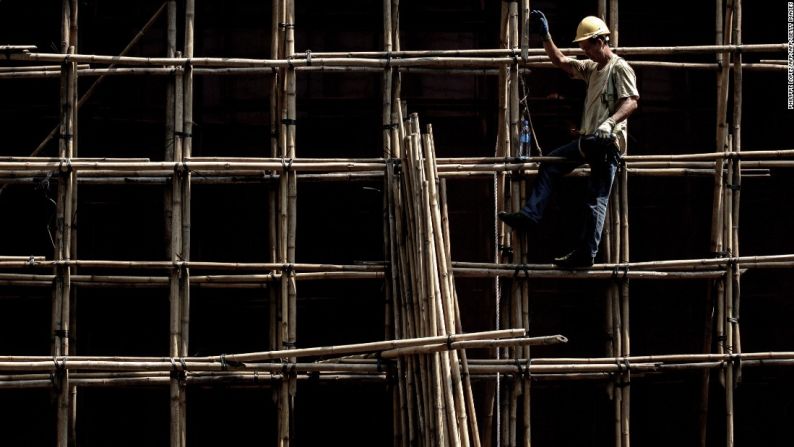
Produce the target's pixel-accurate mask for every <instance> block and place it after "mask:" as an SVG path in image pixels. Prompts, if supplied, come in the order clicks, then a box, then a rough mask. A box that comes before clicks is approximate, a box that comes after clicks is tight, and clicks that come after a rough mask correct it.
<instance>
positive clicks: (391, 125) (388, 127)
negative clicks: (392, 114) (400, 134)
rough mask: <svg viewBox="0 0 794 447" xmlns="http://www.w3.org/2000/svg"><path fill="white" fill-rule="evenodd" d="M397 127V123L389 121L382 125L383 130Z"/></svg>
mask: <svg viewBox="0 0 794 447" xmlns="http://www.w3.org/2000/svg"><path fill="white" fill-rule="evenodd" d="M396 128H397V123H389V124H384V125H383V130H392V129H396Z"/></svg>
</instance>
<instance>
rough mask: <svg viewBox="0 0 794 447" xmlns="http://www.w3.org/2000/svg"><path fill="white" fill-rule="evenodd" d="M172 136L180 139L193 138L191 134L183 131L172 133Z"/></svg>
mask: <svg viewBox="0 0 794 447" xmlns="http://www.w3.org/2000/svg"><path fill="white" fill-rule="evenodd" d="M174 135H176V136H178V137H182V138H193V134H192V133H190V132H184V131H181V130H179V131H174Z"/></svg>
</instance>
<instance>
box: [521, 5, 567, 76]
mask: <svg viewBox="0 0 794 447" xmlns="http://www.w3.org/2000/svg"><path fill="white" fill-rule="evenodd" d="M529 29H530V31H532V32H534V33H536V34H539V35H540V36H541V37H542V38H543V49H544V50H546V55H547V56H549V59H551V63H552V64H554V66H555V67H557V68H560V69H562V70H563V71H565V72H566V73H568V75H570V76H573V75H574V72H575V70H576V68H575V67H574V64H573V63H572V62H571V59H570V58H569V57H567V56H566V55H564V54H562V51H560V49H559V48H557V45H554V41H553V40H552V39H551V34H550V33H549V21H548V20H546V16H545V15H544V14H543V13H542V12H540V11H537V10H536V11H532V12H530V13H529Z"/></svg>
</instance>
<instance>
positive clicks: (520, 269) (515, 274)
mask: <svg viewBox="0 0 794 447" xmlns="http://www.w3.org/2000/svg"><path fill="white" fill-rule="evenodd" d="M522 272H523V273H524V278H525V279H529V267H528V266H527V265H526V264H518V265H516V269H515V271H514V272H513V278H518V277H519V273H522Z"/></svg>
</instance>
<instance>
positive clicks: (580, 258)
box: [554, 250, 593, 269]
mask: <svg viewBox="0 0 794 447" xmlns="http://www.w3.org/2000/svg"><path fill="white" fill-rule="evenodd" d="M554 265H556V266H557V267H559V268H563V269H575V268H584V267H592V266H593V257H592V256H590V254H589V253H586V252H584V251H581V250H574V251H572V252H570V253H568V254H567V255H565V256H560V257H559V258H554Z"/></svg>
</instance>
